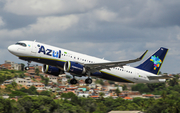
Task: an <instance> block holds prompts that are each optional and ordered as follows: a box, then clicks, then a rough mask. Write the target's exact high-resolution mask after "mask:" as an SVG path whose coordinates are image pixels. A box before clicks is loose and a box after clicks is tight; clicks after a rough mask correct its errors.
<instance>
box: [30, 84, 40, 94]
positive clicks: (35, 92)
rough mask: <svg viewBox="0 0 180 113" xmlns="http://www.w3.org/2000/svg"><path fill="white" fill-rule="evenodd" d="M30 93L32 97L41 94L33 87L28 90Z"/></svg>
mask: <svg viewBox="0 0 180 113" xmlns="http://www.w3.org/2000/svg"><path fill="white" fill-rule="evenodd" d="M28 93H29V94H30V95H38V94H39V93H38V92H37V90H36V87H35V86H31V87H30V88H29V89H28Z"/></svg>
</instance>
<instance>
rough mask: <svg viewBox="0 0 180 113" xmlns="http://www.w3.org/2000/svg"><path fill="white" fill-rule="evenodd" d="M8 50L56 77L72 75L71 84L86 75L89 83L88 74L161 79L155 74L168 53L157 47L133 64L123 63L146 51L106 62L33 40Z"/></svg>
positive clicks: (135, 79)
mask: <svg viewBox="0 0 180 113" xmlns="http://www.w3.org/2000/svg"><path fill="white" fill-rule="evenodd" d="M8 50H9V52H10V53H12V54H13V55H15V56H17V57H19V59H22V60H25V61H28V66H27V67H26V69H28V68H29V64H30V62H31V61H34V62H38V63H42V64H43V69H42V70H43V72H44V73H47V74H51V75H56V76H58V75H59V74H62V73H64V72H68V73H70V74H71V75H72V76H73V79H71V80H70V83H71V84H76V83H77V82H78V81H77V80H76V79H75V76H79V77H81V76H88V78H87V79H86V80H85V83H86V84H91V83H92V79H91V76H94V77H98V78H102V79H107V80H111V81H117V82H126V83H159V82H165V81H166V79H167V78H170V77H169V76H167V75H158V73H159V70H160V68H161V66H162V64H163V61H164V59H165V56H166V54H167V52H168V49H167V48H164V47H160V48H159V49H158V50H157V51H156V52H155V53H154V54H152V55H151V56H150V57H149V58H148V59H147V60H145V61H144V62H143V63H142V64H140V65H139V66H137V67H131V66H127V65H126V64H129V63H134V62H137V61H140V60H142V58H143V57H144V56H145V54H146V53H147V50H146V51H145V52H144V53H143V54H142V55H141V56H140V57H139V58H136V59H132V60H127V61H108V60H104V59H101V58H96V57H93V56H89V55H85V54H81V53H77V52H73V51H70V50H67V49H62V48H58V47H54V46H50V45H47V44H43V43H40V42H36V41H19V42H17V43H15V44H12V45H10V46H9V47H8Z"/></svg>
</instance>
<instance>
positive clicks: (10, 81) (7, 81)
mask: <svg viewBox="0 0 180 113" xmlns="http://www.w3.org/2000/svg"><path fill="white" fill-rule="evenodd" d="M12 82H13V79H11V80H5V81H4V82H3V84H4V85H8V84H11V83H12Z"/></svg>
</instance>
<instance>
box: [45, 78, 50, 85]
mask: <svg viewBox="0 0 180 113" xmlns="http://www.w3.org/2000/svg"><path fill="white" fill-rule="evenodd" d="M44 80H45V85H46V86H47V85H48V83H49V78H47V77H45V78H44Z"/></svg>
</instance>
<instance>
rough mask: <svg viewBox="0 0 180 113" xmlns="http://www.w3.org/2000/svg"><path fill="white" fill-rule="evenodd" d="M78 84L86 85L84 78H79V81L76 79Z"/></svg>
mask: <svg viewBox="0 0 180 113" xmlns="http://www.w3.org/2000/svg"><path fill="white" fill-rule="evenodd" d="M78 85H79V86H86V83H85V81H84V80H79V81H78Z"/></svg>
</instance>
